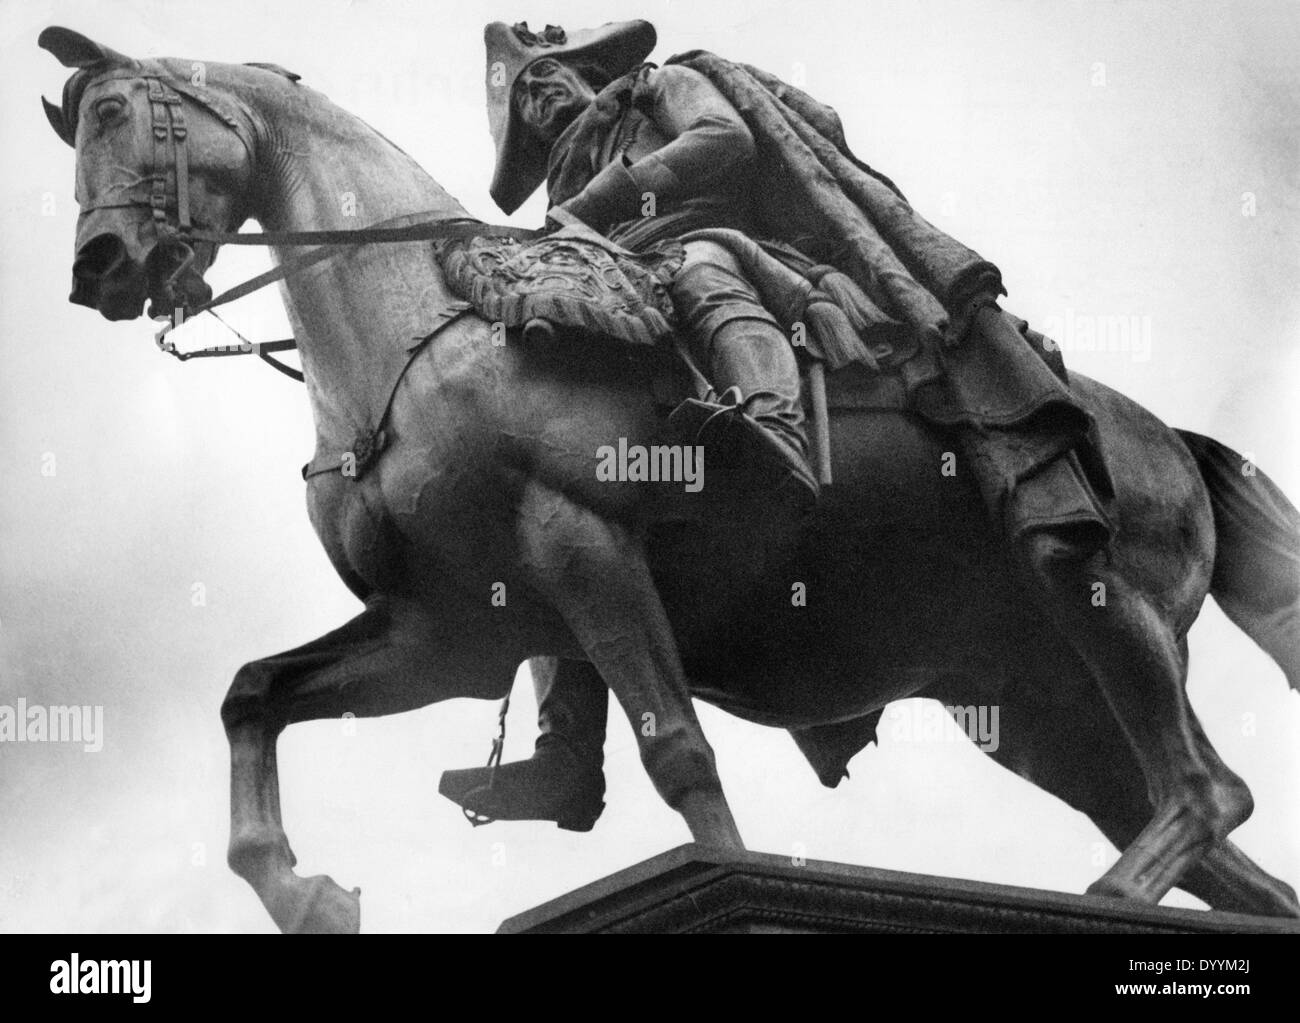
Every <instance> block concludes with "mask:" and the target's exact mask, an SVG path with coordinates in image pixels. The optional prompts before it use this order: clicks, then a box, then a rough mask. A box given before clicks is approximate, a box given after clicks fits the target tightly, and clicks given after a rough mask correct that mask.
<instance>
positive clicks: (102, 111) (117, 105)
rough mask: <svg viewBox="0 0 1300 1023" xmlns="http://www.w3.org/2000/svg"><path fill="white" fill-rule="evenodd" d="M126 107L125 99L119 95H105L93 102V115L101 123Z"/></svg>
mask: <svg viewBox="0 0 1300 1023" xmlns="http://www.w3.org/2000/svg"><path fill="white" fill-rule="evenodd" d="M125 109H126V100H124V99H122V97H121V96H105V97H104V98H103V99H101V100H98V101H97V102H96V103H95V116H96V117H97V118H99V122H100V123H101V124H105V123H107V122H109V121H111V120H113V119H114V118H115V117H118V116H119V115H120V114H121V113H122V111H123V110H125Z"/></svg>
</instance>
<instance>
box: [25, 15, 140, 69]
mask: <svg viewBox="0 0 1300 1023" xmlns="http://www.w3.org/2000/svg"><path fill="white" fill-rule="evenodd" d="M36 45H37V46H39V47H40V48H41V49H42V50H49V51H50V52H51V53H52V54H54V56H55V57H57V58H58V61H59V63H60V64H62V65H63V66H64V67H75V68H83V67H90V66H91V65H92V64H134V63H135V61H133V60H132V59H131V58H130V57H127V56H124V55H123V54H120V53H118V52H117V51H116V50H112V49H109V48H108V47H107V46H104V45H103V44H102V43H97V42H95V41H94V40H93V39H87V38H86V37H85V36H83V35H82V34H81V33H80V32H74V31H72V29H70V28H59V27H58V26H57V25H51V26H50V27H49V28H47V29H46V30H45V31H43V32H42V33H41V34H40V36H39V37H38V38H37V40H36Z"/></svg>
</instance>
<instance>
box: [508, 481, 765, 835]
mask: <svg viewBox="0 0 1300 1023" xmlns="http://www.w3.org/2000/svg"><path fill="white" fill-rule="evenodd" d="M517 532H518V538H519V545H520V551H521V557H522V563H523V565H524V568H525V569H526V570H527V571H528V572H529V575H530V577H531V581H532V583H533V585H534V586H535V587H536V588H537V589H538V590H539V591H540V592H541V593H543V594H545V595H546V596H547V598H548V599H549V600H550V602H551V603H552V605H553V606H554V607H555V609H556V610H557V611H558V612H559V614H560V615H561V616H562V617H563V618H564V621H565V624H566V625H567V626H568V628H569V630H570V632H571V633H572V635H573V638H574V639H575V640H576V641H577V643H578V644H579V645H580V646H581V647H582V648H583V650H584V651H585V653H586V655H587V659H588V660H590V662H591V663H592V665H594V666H595V668H596V669H597V670H598V671H599V672H600V675H601V677H602V678H603V679H604V680H605V684H606V685H608V686H609V688H610V690H611V691H612V692H613V693H614V696H615V697H616V698H617V699H618V701H619V703H620V705H621V706H622V707H623V710H624V712H625V713H626V714H627V715H628V718H629V719H630V720H631V722H632V728H633V731H634V732H635V734H636V737H637V742H638V744H639V746H640V752H641V762H642V764H644V765H645V769H646V773H647V774H649V775H650V779H651V781H653V782H654V785H655V788H656V789H658V791H659V794H660V796H662V797H663V799H664V801H665V802H666V803H667V804H668V805H669V806H671V807H673V809H675V810H677V811H678V812H679V813H680V814H681V815H682V816H683V817H684V818H685V819H686V824H687V826H688V827H689V828H690V829H691V835H692V837H693V838H694V839H695V841H697V842H700V843H702V844H706V845H714V846H719V847H723V848H730V849H742V848H743V844H742V843H741V840H740V832H739V830H738V829H737V828H736V822H735V819H734V818H733V817H732V815H731V809H730V807H729V806H728V805H727V800H726V797H725V796H724V795H723V792H722V783H721V780H720V779H719V778H718V771H717V766H716V764H715V762H714V757H713V750H712V749H711V748H710V747H709V743H708V740H707V739H705V737H704V731H703V730H702V729H701V728H700V723H699V720H698V719H697V718H696V716H695V709H694V707H693V706H692V705H691V698H690V693H689V691H688V689H687V686H686V678H685V673H684V672H683V670H682V666H681V661H680V659H679V657H678V653H677V644H676V641H675V640H674V638H673V632H672V628H671V626H670V624H669V621H668V616H667V614H666V612H665V611H664V608H663V604H662V602H661V601H660V599H659V593H658V591H657V590H656V589H655V585H654V580H653V579H652V578H651V576H650V570H649V567H648V566H647V565H646V562H645V554H644V550H643V547H642V545H641V543H640V542H639V541H638V540H637V539H636V538H635V537H634V536H633V535H632V534H631V532H630V531H629V530H628V529H627V528H626V527H624V526H622V525H620V524H618V523H614V522H610V521H607V520H606V519H604V518H602V517H600V516H599V515H597V514H595V513H594V512H592V511H591V510H589V509H587V508H585V507H583V506H581V505H579V504H577V503H576V502H574V501H572V500H570V499H569V498H567V497H565V496H564V495H562V494H559V493H557V492H555V491H553V490H551V489H549V488H548V487H546V486H544V485H543V484H541V483H538V482H536V481H534V482H531V483H529V484H528V486H527V488H526V490H525V492H524V496H523V499H522V501H521V503H520V508H519V523H518V527H517Z"/></svg>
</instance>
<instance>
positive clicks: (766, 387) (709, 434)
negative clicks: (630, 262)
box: [670, 247, 818, 509]
mask: <svg viewBox="0 0 1300 1023" xmlns="http://www.w3.org/2000/svg"><path fill="white" fill-rule="evenodd" d="M704 251H706V252H707V253H708V255H707V256H706V257H705V258H702V259H695V260H694V261H692V260H691V257H690V248H688V262H687V264H686V266H684V267H683V268H682V270H681V271H680V273H679V274H678V275H677V277H676V279H675V280H674V281H673V291H672V295H673V304H674V307H675V309H676V311H677V316H678V321H679V323H680V326H681V328H682V331H683V333H684V334H685V335H686V337H687V339H688V341H689V342H690V345H691V350H692V354H693V356H694V358H695V359H696V361H697V362H699V363H700V364H702V365H704V366H707V367H708V371H709V375H710V378H711V380H712V383H713V387H714V390H715V392H718V393H721V394H722V395H723V398H722V400H721V401H720V402H710V401H698V400H695V399H688V400H687V401H685V402H683V403H682V405H681V406H680V407H679V408H678V409H677V410H676V411H675V412H674V413H673V415H672V417H671V419H670V421H671V422H672V423H673V424H674V425H675V426H676V427H678V429H679V430H682V431H683V432H686V433H688V434H689V433H694V434H696V435H698V436H699V439H700V440H702V441H708V442H710V446H713V447H716V448H720V449H722V450H724V451H725V452H726V453H727V457H728V459H729V460H739V461H740V463H741V464H743V465H744V466H745V467H746V474H747V476H749V477H750V480H751V482H752V483H753V484H754V485H755V486H756V487H757V488H759V489H762V490H764V491H765V492H770V493H773V494H779V493H788V494H789V495H791V496H792V497H793V499H794V503H795V504H796V505H800V506H802V507H804V508H805V509H806V508H808V507H811V505H812V504H814V503H815V502H816V499H817V494H818V483H817V476H816V474H815V473H814V472H813V471H812V468H811V467H810V466H809V464H808V441H807V437H806V436H805V435H804V416H803V404H802V402H801V401H800V396H799V364H798V362H797V361H796V359H795V355H794V350H793V348H792V347H791V344H790V340H789V338H787V337H786V335H785V333H784V331H782V330H781V328H780V326H778V325H777V322H776V320H775V318H773V316H772V314H771V313H769V312H768V311H767V310H766V309H765V308H763V304H762V302H761V300H760V298H759V296H758V293H757V291H756V290H755V289H754V286H753V285H752V284H751V283H750V282H749V281H748V280H747V279H746V278H745V276H744V274H743V273H742V272H741V271H740V267H739V266H738V265H737V264H736V263H735V261H734V259H732V258H731V257H730V256H729V255H728V254H727V253H726V252H724V251H719V250H718V249H717V248H716V247H711V248H710V249H706V250H704Z"/></svg>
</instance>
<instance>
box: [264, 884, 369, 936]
mask: <svg viewBox="0 0 1300 1023" xmlns="http://www.w3.org/2000/svg"><path fill="white" fill-rule="evenodd" d="M298 887H299V892H298V893H296V894H297V896H298V900H297V901H298V905H297V913H296V915H295V916H294V917H293V918H292V919H291V920H288V921H286V922H285V923H284V924H281V930H283V931H284V932H285V933H286V934H357V933H359V932H360V931H361V889H360V888H353V889H352V891H350V892H347V891H344V890H343V889H342V888H340V887H339V886H338V885H337V884H336V883H335V882H334V879H333V878H332V877H328V876H326V875H325V874H317V875H316V876H315V877H308V878H303V879H301V880H300V881H299V884H298Z"/></svg>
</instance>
